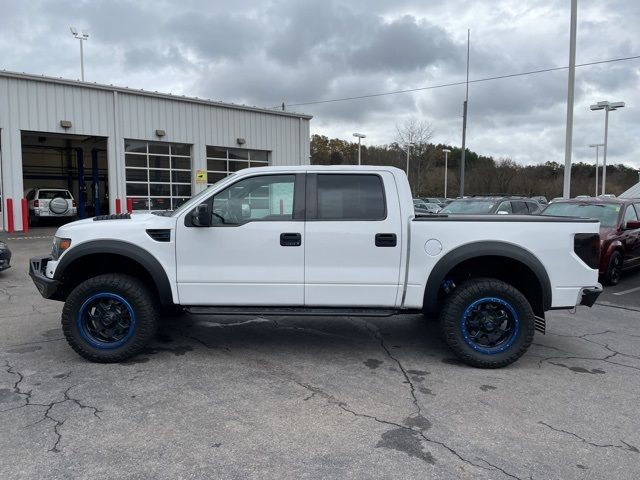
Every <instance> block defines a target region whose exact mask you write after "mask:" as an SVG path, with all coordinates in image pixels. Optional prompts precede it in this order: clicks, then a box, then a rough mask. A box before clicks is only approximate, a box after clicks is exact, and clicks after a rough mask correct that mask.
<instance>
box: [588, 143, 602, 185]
mask: <svg viewBox="0 0 640 480" xmlns="http://www.w3.org/2000/svg"><path fill="white" fill-rule="evenodd" d="M589 147H591V148H595V149H596V197H597V196H598V149H599V148H600V147H604V143H594V144H592V145H589Z"/></svg>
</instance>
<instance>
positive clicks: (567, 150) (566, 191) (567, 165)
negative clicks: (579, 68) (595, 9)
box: [562, 0, 578, 198]
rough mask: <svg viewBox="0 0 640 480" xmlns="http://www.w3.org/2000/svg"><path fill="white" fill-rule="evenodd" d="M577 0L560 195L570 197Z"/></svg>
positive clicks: (575, 0) (573, 0) (574, 0)
mask: <svg viewBox="0 0 640 480" xmlns="http://www.w3.org/2000/svg"><path fill="white" fill-rule="evenodd" d="M577 25H578V0H571V31H570V33H569V35H570V39H569V85H568V87H567V127H566V138H565V144H564V186H563V189H562V196H563V197H564V198H570V197H571V143H572V141H573V97H574V95H573V90H574V86H575V83H576V29H577Z"/></svg>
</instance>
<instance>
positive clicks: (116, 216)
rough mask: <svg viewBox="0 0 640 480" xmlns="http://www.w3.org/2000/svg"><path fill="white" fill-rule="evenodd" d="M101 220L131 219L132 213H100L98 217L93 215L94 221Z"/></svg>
mask: <svg viewBox="0 0 640 480" xmlns="http://www.w3.org/2000/svg"><path fill="white" fill-rule="evenodd" d="M101 220H131V215H129V214H128V213H112V214H111V215H98V216H97V217H93V221H94V222H99V221H101Z"/></svg>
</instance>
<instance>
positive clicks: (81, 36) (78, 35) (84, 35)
mask: <svg viewBox="0 0 640 480" xmlns="http://www.w3.org/2000/svg"><path fill="white" fill-rule="evenodd" d="M69 30H71V34H72V35H73V36H74V38H77V39H78V40H80V80H82V81H83V82H84V51H83V49H82V42H85V41H86V40H87V38H89V34H88V33H87V32H85V31H84V30H83V31H80V32H79V31H78V30H77V29H76V28H75V27H69Z"/></svg>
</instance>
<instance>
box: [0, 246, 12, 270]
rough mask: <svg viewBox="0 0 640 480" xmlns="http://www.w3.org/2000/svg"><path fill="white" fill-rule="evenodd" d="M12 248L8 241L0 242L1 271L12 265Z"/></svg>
mask: <svg viewBox="0 0 640 480" xmlns="http://www.w3.org/2000/svg"><path fill="white" fill-rule="evenodd" d="M10 263H11V250H9V247H8V246H7V244H6V243H4V242H0V272H1V271H2V270H6V269H7V268H9V267H10V266H11V265H10Z"/></svg>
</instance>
